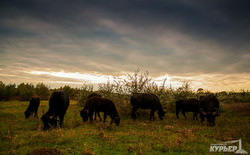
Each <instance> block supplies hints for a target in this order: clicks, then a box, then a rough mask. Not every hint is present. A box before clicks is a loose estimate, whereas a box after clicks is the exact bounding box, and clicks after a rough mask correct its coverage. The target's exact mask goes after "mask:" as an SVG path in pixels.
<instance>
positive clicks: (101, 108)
mask: <svg viewBox="0 0 250 155" xmlns="http://www.w3.org/2000/svg"><path fill="white" fill-rule="evenodd" d="M130 102H131V105H132V113H131V117H132V119H133V120H135V119H136V110H137V109H139V108H141V109H150V110H151V113H150V120H151V119H152V118H153V120H155V117H154V112H155V111H158V116H159V118H160V119H161V120H162V119H163V117H164V116H165V112H164V111H163V108H162V106H161V103H160V100H159V98H158V97H157V96H156V95H154V94H147V93H134V94H133V95H132V96H131V99H130ZM39 105H40V99H39V97H33V98H32V99H31V100H30V103H29V106H28V108H27V110H26V111H25V112H24V114H25V117H26V118H29V117H30V116H31V115H33V113H34V116H35V117H37V110H38V107H39ZM68 106H69V96H68V95H67V93H66V92H64V91H56V92H54V93H52V95H51V96H50V99H49V109H48V111H47V112H46V113H45V114H44V115H43V116H42V117H41V120H42V122H43V124H44V130H47V129H49V128H50V127H51V126H53V127H56V126H57V122H59V123H60V127H62V124H63V118H64V115H65V113H66V111H67V109H68ZM218 110H219V101H218V99H217V98H216V96H215V95H214V94H207V95H205V96H201V97H200V98H199V100H198V99H195V98H189V99H181V100H178V101H176V116H177V118H179V115H178V114H179V112H180V111H181V112H182V114H183V116H184V117H185V118H186V115H185V112H193V119H198V114H199V116H200V119H201V122H203V121H204V120H205V118H206V119H207V124H208V125H209V126H214V125H215V118H216V117H217V116H219V115H218ZM99 112H104V117H103V122H104V123H105V120H106V118H107V115H109V116H110V118H111V122H110V124H111V125H112V123H113V122H114V123H115V124H116V125H117V126H119V123H120V117H119V114H118V112H117V110H116V107H115V104H114V103H113V102H112V101H111V100H109V99H106V98H103V97H102V95H100V94H97V93H92V94H90V95H89V96H88V97H87V100H86V105H85V107H84V109H83V110H81V111H80V116H81V117H82V120H83V121H84V122H86V121H88V118H89V119H90V123H92V122H93V114H94V113H95V119H96V114H97V115H98V117H99V119H100V121H102V119H101V117H100V114H99ZM57 117H59V120H60V121H59V120H57Z"/></svg>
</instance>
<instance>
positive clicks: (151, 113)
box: [149, 110, 155, 120]
mask: <svg viewBox="0 0 250 155" xmlns="http://www.w3.org/2000/svg"><path fill="white" fill-rule="evenodd" d="M152 117H153V120H155V113H154V111H153V110H151V112H150V118H149V120H151V118H152Z"/></svg>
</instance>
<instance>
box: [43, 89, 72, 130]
mask: <svg viewBox="0 0 250 155" xmlns="http://www.w3.org/2000/svg"><path fill="white" fill-rule="evenodd" d="M68 106H69V96H68V95H67V93H66V92H64V91H56V92H54V93H53V94H52V95H51V96H50V99H49V110H48V111H47V112H46V113H45V114H44V115H43V116H42V118H41V119H42V121H43V124H44V130H46V129H49V128H50V125H51V126H54V127H56V126H57V121H58V120H57V117H58V116H59V119H60V127H62V124H63V118H64V115H65V113H66V110H67V109H68Z"/></svg>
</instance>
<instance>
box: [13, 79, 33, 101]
mask: <svg viewBox="0 0 250 155" xmlns="http://www.w3.org/2000/svg"><path fill="white" fill-rule="evenodd" d="M17 93H18V96H19V100H20V101H29V100H30V99H31V97H32V96H33V95H34V94H35V88H34V85H33V84H29V83H26V84H25V83H21V84H20V85H19V86H18V87H17Z"/></svg>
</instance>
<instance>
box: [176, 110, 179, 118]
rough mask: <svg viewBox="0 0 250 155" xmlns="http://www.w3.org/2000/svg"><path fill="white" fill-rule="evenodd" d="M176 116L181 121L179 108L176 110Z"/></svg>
mask: <svg viewBox="0 0 250 155" xmlns="http://www.w3.org/2000/svg"><path fill="white" fill-rule="evenodd" d="M176 116H177V118H178V119H179V109H178V108H176Z"/></svg>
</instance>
